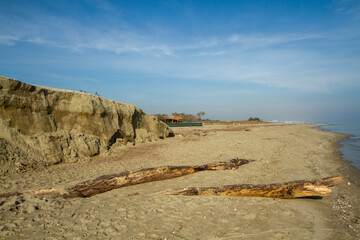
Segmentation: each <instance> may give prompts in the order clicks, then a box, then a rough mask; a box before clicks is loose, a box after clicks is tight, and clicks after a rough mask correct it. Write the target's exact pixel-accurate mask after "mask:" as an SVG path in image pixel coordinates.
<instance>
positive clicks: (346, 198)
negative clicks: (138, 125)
mask: <svg viewBox="0 0 360 240" xmlns="http://www.w3.org/2000/svg"><path fill="white" fill-rule="evenodd" d="M245 129H246V130H250V131H244V130H245ZM224 130H226V131H224ZM175 131H176V133H177V136H176V137H175V138H172V139H166V141H161V142H152V143H146V144H141V145H137V146H123V147H120V148H119V149H118V150H119V152H117V153H116V152H114V153H113V155H112V157H107V158H104V157H97V158H94V159H93V161H92V162H90V163H83V164H81V163H72V164H60V165H56V166H52V167H49V168H46V169H45V170H41V171H40V170H39V171H37V172H36V171H35V172H34V171H30V172H25V173H22V174H20V173H18V174H11V175H8V176H5V177H1V178H0V181H1V185H0V186H1V189H0V191H1V192H6V191H23V190H31V189H39V188H42V187H62V186H68V185H71V184H74V183H77V182H81V181H85V180H87V179H92V178H94V177H97V176H100V175H104V174H111V173H116V172H123V171H136V170H138V169H141V168H149V167H155V166H164V165H197V164H206V163H209V162H215V161H227V160H229V159H233V158H237V157H238V158H246V159H254V160H256V161H255V162H252V163H251V164H247V165H245V166H243V167H241V169H237V170H232V171H216V172H200V173H197V174H193V175H189V176H185V177H182V178H176V179H171V180H165V181H159V182H150V183H146V184H141V185H136V186H131V187H126V188H122V189H118V190H114V191H111V192H107V193H103V194H100V195H97V196H94V197H92V198H89V199H82V198H75V199H65V200H64V199H51V198H40V197H31V196H15V197H10V198H7V199H0V202H1V206H0V217H1V218H0V226H1V227H0V236H1V237H6V238H9V239H18V238H25V237H28V238H42V237H54V238H56V239H61V238H72V237H75V236H78V237H82V238H97V239H100V238H101V239H110V238H114V239H117V238H121V239H151V238H154V239H164V238H167V239H207V238H208V239H220V238H221V239H239V238H241V239H264V238H267V239H356V238H357V237H359V235H357V234H358V232H359V225H360V224H359V222H360V219H359V216H360V215H359V209H358V208H357V207H356V206H359V200H358V199H360V191H359V184H360V181H359V175H360V174H359V171H358V170H356V169H354V168H352V167H351V166H348V165H347V164H346V163H345V161H343V160H341V158H340V156H339V152H338V150H337V145H338V143H337V139H339V138H340V137H343V136H342V135H339V134H334V133H328V132H323V131H320V130H317V129H314V128H311V126H304V125H294V126H246V127H244V126H206V127H204V128H198V129H196V128H191V129H190V128H179V129H175ZM194 133H196V134H194ZM332 175H342V176H343V178H344V183H343V184H341V185H339V186H336V187H334V192H333V193H332V195H330V196H328V197H325V198H323V199H321V200H314V199H296V200H281V199H265V198H253V197H244V198H238V197H222V196H221V197H219V196H197V197H187V196H167V195H155V194H153V193H155V192H158V191H162V190H164V189H170V188H182V187H187V186H199V187H215V186H222V185H231V184H241V183H248V184H267V183H272V182H287V181H292V180H297V179H315V178H324V177H327V176H332ZM348 183H350V185H348Z"/></svg>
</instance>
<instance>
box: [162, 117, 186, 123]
mask: <svg viewBox="0 0 360 240" xmlns="http://www.w3.org/2000/svg"><path fill="white" fill-rule="evenodd" d="M164 122H165V123H181V122H183V118H182V117H180V116H166V117H164Z"/></svg>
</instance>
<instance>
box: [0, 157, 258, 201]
mask: <svg viewBox="0 0 360 240" xmlns="http://www.w3.org/2000/svg"><path fill="white" fill-rule="evenodd" d="M252 161H253V160H247V159H232V160H230V161H229V162H215V163H210V164H205V165H197V166H165V167H157V168H148V169H141V170H139V171H135V172H123V173H119V174H112V175H104V176H101V177H98V178H95V179H93V180H88V181H85V182H82V183H78V184H76V185H74V186H70V187H68V188H66V189H59V188H47V189H40V190H36V191H28V192H24V193H27V194H31V195H36V196H50V197H62V198H70V197H91V196H94V195H97V194H100V193H103V192H107V191H110V190H113V189H117V188H121V187H126V186H130V185H135V184H140V183H146V182H152V181H158V180H164V179H170V178H176V177H181V176H185V175H189V174H192V173H196V172H200V171H210V170H231V169H236V168H238V167H239V166H241V165H243V164H247V163H249V162H252ZM24 193H21V192H12V193H3V194H0V197H8V196H14V195H21V194H24Z"/></svg>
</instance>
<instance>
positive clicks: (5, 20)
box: [0, 0, 360, 122]
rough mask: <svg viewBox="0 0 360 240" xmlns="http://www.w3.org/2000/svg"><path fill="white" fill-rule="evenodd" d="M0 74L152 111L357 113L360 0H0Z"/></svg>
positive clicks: (328, 117) (319, 117)
mask: <svg viewBox="0 0 360 240" xmlns="http://www.w3.org/2000/svg"><path fill="white" fill-rule="evenodd" d="M0 75H2V76H7V77H11V78H15V79H18V80H20V81H24V82H27V83H32V84H37V85H44V86H50V87H57V88H64V89H72V90H85V91H87V92H90V93H95V92H96V91H97V92H98V93H99V94H100V95H101V96H103V97H106V98H110V99H113V100H116V101H120V102H126V103H131V104H134V105H136V106H138V107H140V108H141V109H143V110H144V111H145V112H146V113H149V114H154V113H167V114H171V113H172V112H186V113H192V114H196V113H197V112H199V111H204V112H205V113H206V115H205V118H211V119H219V120H243V119H247V118H249V117H250V116H257V117H260V118H262V119H264V120H274V119H277V120H297V121H308V122H344V121H349V120H351V119H355V118H357V119H360V1H359V0H333V1H331V0H329V1H313V0H310V1H295V0H294V1H270V0H269V1H255V0H252V1H250V0H249V1H241V0H237V1H225V0H223V1H211V0H207V1H201V0H197V1H195V0H194V1H175V0H169V1H137V0H133V1H128V0H127V1H105V0H102V1H95V0H86V1H62V0H57V1H30V0H27V1H16V0H15V1H14V0H0Z"/></svg>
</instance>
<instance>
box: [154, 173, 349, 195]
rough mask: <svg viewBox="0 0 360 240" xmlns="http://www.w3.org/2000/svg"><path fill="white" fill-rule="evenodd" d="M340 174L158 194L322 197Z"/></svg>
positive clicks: (339, 178) (196, 188)
mask: <svg viewBox="0 0 360 240" xmlns="http://www.w3.org/2000/svg"><path fill="white" fill-rule="evenodd" d="M341 182H342V177H341V176H334V177H328V178H324V179H320V180H313V181H304V180H299V181H292V182H287V183H282V184H277V183H275V184H264V185H252V184H239V185H227V186H221V187H203V188H201V187H187V188H183V189H169V190H166V191H162V192H159V193H158V194H166V195H185V196H198V195H215V196H236V197H267V198H283V199H291V198H301V197H323V196H327V195H329V194H331V192H332V190H331V189H330V187H332V186H335V185H337V184H340V183H341Z"/></svg>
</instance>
